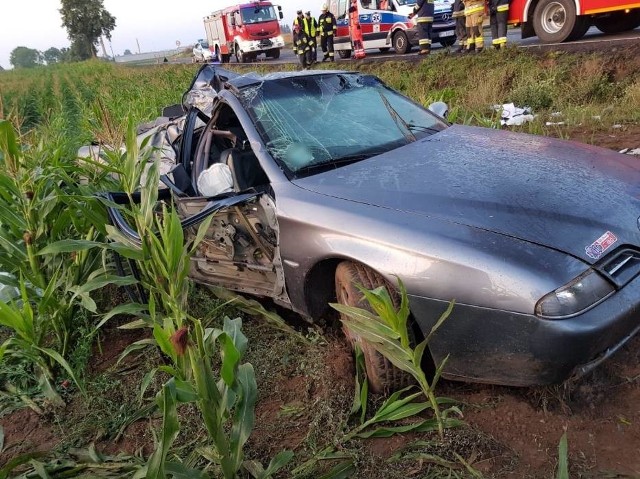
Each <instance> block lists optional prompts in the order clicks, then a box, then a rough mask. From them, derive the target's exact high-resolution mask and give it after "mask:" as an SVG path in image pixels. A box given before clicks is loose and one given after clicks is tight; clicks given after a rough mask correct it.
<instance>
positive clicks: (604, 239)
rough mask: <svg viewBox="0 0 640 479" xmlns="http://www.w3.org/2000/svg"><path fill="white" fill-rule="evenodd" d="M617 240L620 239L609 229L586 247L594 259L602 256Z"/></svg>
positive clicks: (588, 253)
mask: <svg viewBox="0 0 640 479" xmlns="http://www.w3.org/2000/svg"><path fill="white" fill-rule="evenodd" d="M616 241H618V238H616V235H614V234H613V233H612V232H611V231H607V232H606V233H605V234H603V235H602V236H600V238H598V239H597V240H595V241H594V242H593V243H591V244H590V245H589V246H587V247H586V248H585V251H586V253H587V256H588V257H589V258H593V259H598V258H600V256H602V254H603V253H604V252H605V251H607V250H608V249H609V248H610V247H611V246H612V245H613V244H614V243H615V242H616Z"/></svg>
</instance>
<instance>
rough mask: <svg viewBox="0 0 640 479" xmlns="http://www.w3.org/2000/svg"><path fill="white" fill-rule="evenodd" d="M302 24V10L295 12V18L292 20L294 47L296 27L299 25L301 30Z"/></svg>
mask: <svg viewBox="0 0 640 479" xmlns="http://www.w3.org/2000/svg"><path fill="white" fill-rule="evenodd" d="M302 22H304V15H303V14H302V10H298V11H297V12H296V18H294V19H293V28H292V29H291V30H293V34H294V39H293V40H294V45H295V33H296V25H299V26H300V28H301V29H302Z"/></svg>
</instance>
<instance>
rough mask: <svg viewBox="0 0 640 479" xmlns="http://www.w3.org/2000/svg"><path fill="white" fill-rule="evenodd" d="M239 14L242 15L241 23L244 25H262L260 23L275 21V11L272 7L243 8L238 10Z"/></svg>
mask: <svg viewBox="0 0 640 479" xmlns="http://www.w3.org/2000/svg"><path fill="white" fill-rule="evenodd" d="M240 14H241V15H242V23H243V24H244V25H247V24H250V23H262V22H272V21H274V20H277V19H278V17H277V16H276V10H275V8H273V6H271V5H269V6H264V7H261V6H256V7H245V8H241V9H240Z"/></svg>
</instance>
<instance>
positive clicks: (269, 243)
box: [174, 103, 289, 303]
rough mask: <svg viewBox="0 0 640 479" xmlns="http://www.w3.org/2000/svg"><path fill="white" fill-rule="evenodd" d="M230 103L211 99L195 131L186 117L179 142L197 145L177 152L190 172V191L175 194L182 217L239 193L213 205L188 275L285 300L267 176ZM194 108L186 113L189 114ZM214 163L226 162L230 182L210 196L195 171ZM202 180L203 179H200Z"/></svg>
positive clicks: (194, 228) (189, 231)
mask: <svg viewBox="0 0 640 479" xmlns="http://www.w3.org/2000/svg"><path fill="white" fill-rule="evenodd" d="M230 111H231V109H230V107H229V106H228V105H226V104H223V103H217V105H214V107H213V111H212V116H211V120H210V121H209V122H208V123H207V125H206V126H205V127H204V128H203V129H201V131H198V130H197V129H196V128H195V125H196V122H195V121H186V123H185V125H186V126H185V132H184V136H183V144H185V145H192V144H194V145H196V146H195V149H194V150H193V151H192V149H191V148H190V147H187V148H184V149H181V152H180V155H181V156H184V155H190V156H191V158H189V159H188V160H187V159H185V158H180V161H179V163H180V164H182V165H184V167H185V169H186V170H187V173H188V174H189V175H190V178H191V186H192V188H193V190H194V192H195V194H192V195H175V197H174V201H175V204H176V207H177V211H178V213H179V215H180V217H181V219H183V220H186V219H187V218H190V217H192V216H193V215H196V214H198V212H200V211H203V210H204V209H206V207H207V205H209V204H211V203H212V202H216V201H220V200H221V199H225V198H227V199H229V201H233V198H244V199H243V200H242V201H241V202H239V203H238V202H234V203H236V204H233V205H231V206H228V207H223V208H221V209H219V210H218V211H216V212H215V213H214V214H213V216H212V218H211V220H210V225H209V228H208V229H207V232H206V234H205V236H204V239H203V240H202V241H201V243H200V244H199V245H198V248H197V250H196V252H195V254H194V256H193V258H192V262H191V270H190V277H191V279H192V280H194V281H196V282H199V283H203V284H209V285H215V286H222V287H224V288H227V289H230V290H234V291H239V292H243V293H249V294H253V295H257V296H266V297H271V298H273V299H275V300H277V301H279V302H284V303H289V299H288V296H287V294H286V289H285V283H284V271H283V267H282V260H281V257H280V249H279V229H278V221H277V215H276V204H275V201H274V198H273V194H272V193H271V192H270V191H271V188H270V187H269V182H268V177H267V176H266V175H265V174H264V171H258V172H256V171H252V170H255V169H256V168H258V169H260V164H259V162H258V161H257V159H256V157H255V155H254V154H253V151H252V150H251V147H250V146H249V145H248V142H246V141H245V140H243V139H242V136H243V132H242V129H241V128H240V127H239V126H238V125H234V124H233V123H234V119H233V118H232V116H233V115H231V114H230ZM192 115H193V114H188V115H187V118H190V117H191V116H192ZM214 163H218V164H224V165H227V166H229V168H230V171H232V177H233V180H234V181H233V183H234V185H233V188H231V191H227V192H225V193H223V194H221V195H217V196H215V197H208V196H204V195H203V194H202V193H201V191H200V187H199V182H198V180H199V177H200V176H201V175H202V174H203V173H204V172H205V171H206V170H207V169H208V168H209V167H210V166H211V165H213V164H214ZM225 168H226V166H225ZM200 186H202V185H200ZM185 232H186V237H187V238H189V239H192V238H194V236H195V234H196V232H197V226H188V227H186V228H185Z"/></svg>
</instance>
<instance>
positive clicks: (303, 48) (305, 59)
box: [293, 21, 311, 69]
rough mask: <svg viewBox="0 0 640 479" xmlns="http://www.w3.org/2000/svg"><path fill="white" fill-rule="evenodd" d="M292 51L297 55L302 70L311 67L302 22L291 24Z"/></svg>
mask: <svg viewBox="0 0 640 479" xmlns="http://www.w3.org/2000/svg"><path fill="white" fill-rule="evenodd" d="M293 50H294V52H295V54H296V55H298V59H299V60H300V64H301V65H302V68H304V69H307V68H308V67H309V65H311V47H310V46H309V37H308V36H307V34H306V33H305V32H304V29H303V28H302V22H296V21H294V22H293Z"/></svg>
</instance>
